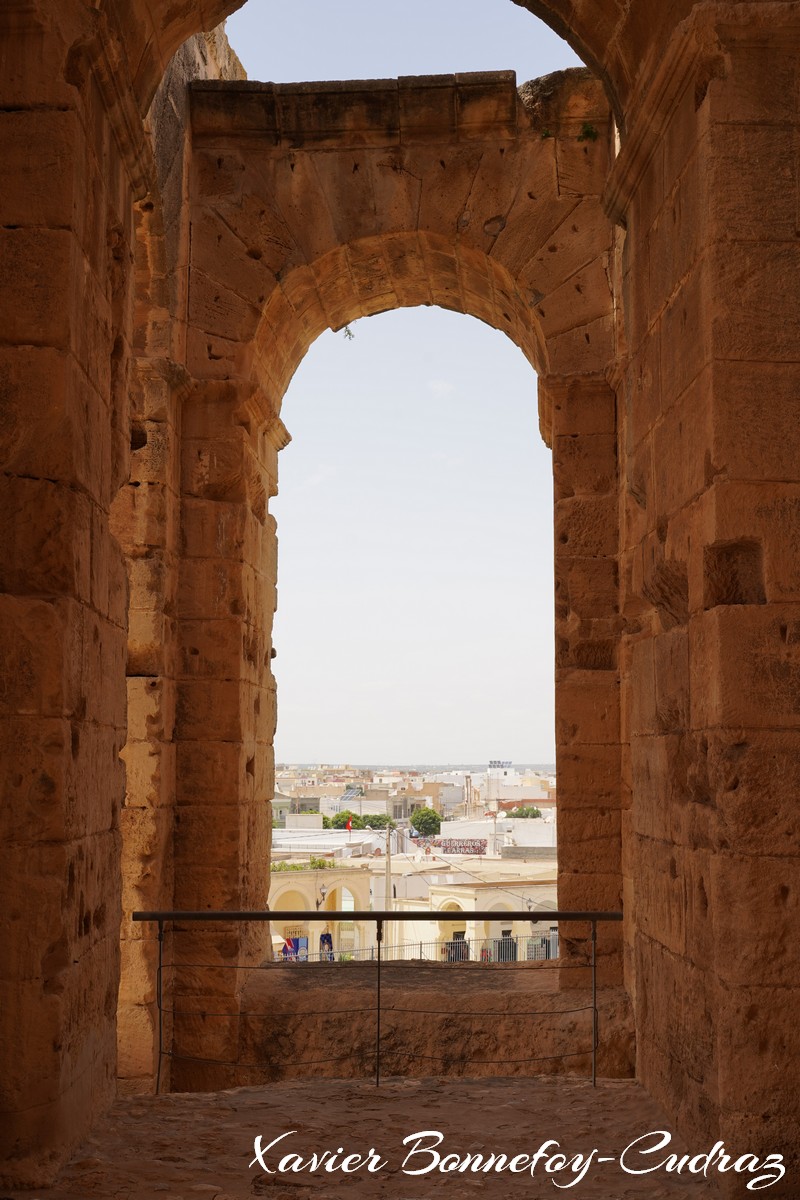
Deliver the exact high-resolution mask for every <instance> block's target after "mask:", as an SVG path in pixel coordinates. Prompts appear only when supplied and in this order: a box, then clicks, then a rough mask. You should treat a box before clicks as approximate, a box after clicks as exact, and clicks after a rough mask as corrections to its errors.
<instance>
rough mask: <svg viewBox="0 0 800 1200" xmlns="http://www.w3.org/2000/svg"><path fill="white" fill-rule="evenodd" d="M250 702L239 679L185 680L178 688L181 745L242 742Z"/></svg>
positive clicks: (177, 731)
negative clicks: (215, 741) (190, 742)
mask: <svg viewBox="0 0 800 1200" xmlns="http://www.w3.org/2000/svg"><path fill="white" fill-rule="evenodd" d="M246 699H247V697H246V692H245V691H244V688H243V685H242V684H241V683H240V682H239V680H237V679H203V680H188V679H187V680H182V681H181V683H180V684H179V685H178V704H177V715H176V723H175V731H176V735H177V737H178V738H179V739H180V740H181V741H194V740H198V741H200V740H202V741H205V740H206V739H208V738H214V739H215V740H219V741H230V742H238V741H239V740H240V739H241V737H242V735H243V733H244V731H245V729H246V728H247V724H248V717H247V708H246ZM179 769H180V768H179Z"/></svg>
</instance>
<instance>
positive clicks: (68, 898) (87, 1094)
mask: <svg viewBox="0 0 800 1200" xmlns="http://www.w3.org/2000/svg"><path fill="white" fill-rule="evenodd" d="M80 32H81V29H80V14H78V15H77V16H76V14H71V13H59V14H50V15H49V16H46V15H45V14H40V13H37V11H36V10H35V8H33V6H31V7H29V6H27V5H26V6H23V7H22V8H19V7H18V6H17V5H16V4H6V5H4V6H3V8H2V11H0V138H1V139H2V144H3V154H2V156H0V260H1V261H2V271H1V272H0V274H1V275H2V280H3V293H2V298H0V330H1V331H2V332H1V333H0V493H1V495H0V659H2V663H3V673H2V686H0V790H1V791H2V804H1V805H0V829H1V832H2V837H1V838H0V942H2V946H3V953H2V967H1V968H0V1061H2V1063H3V1071H2V1075H1V1076H0V1110H2V1112H3V1117H2V1120H0V1159H2V1161H3V1164H4V1165H3V1167H2V1168H0V1175H2V1176H3V1177H5V1178H10V1179H14V1180H18V1181H28V1182H30V1181H33V1180H35V1179H40V1178H42V1177H46V1176H47V1175H48V1174H49V1173H50V1172H51V1171H52V1170H53V1168H54V1165H55V1164H56V1162H57V1160H58V1157H59V1155H60V1154H61V1153H63V1151H64V1149H65V1148H66V1147H68V1146H70V1145H72V1144H73V1143H74V1142H75V1141H76V1140H77V1139H78V1138H79V1137H81V1136H82V1135H83V1134H85V1133H86V1131H87V1130H88V1128H89V1126H90V1124H91V1122H92V1120H93V1118H94V1117H95V1116H96V1114H97V1113H98V1112H99V1111H100V1110H101V1109H102V1108H103V1107H104V1105H105V1104H106V1103H107V1102H108V1100H109V1098H110V1097H111V1095H112V1094H113V1091H114V1086H115V1083H114V1075H115V1057H116V1056H115V1010H116V998H117V985H118V979H119V917H120V870H119V859H120V831H119V808H120V801H121V797H122V790H123V785H124V784H123V767H122V764H121V762H120V759H119V752H120V750H121V749H122V745H123V743H124V739H125V626H126V611H127V583H126V578H125V569H124V564H123V561H122V556H121V554H120V551H119V548H118V546H117V544H116V542H115V541H114V539H113V537H112V536H111V532H110V529H109V510H110V508H111V503H112V500H113V498H114V495H115V494H116V491H117V489H118V488H119V486H120V484H121V482H122V481H123V480H124V479H125V478H126V476H127V472H128V388H127V377H128V363H129V360H130V353H131V350H130V314H131V301H132V269H131V268H132V259H133V249H132V242H133V226H132V214H131V208H130V185H129V181H128V172H127V170H126V163H125V161H124V158H123V151H124V148H121V147H120V143H119V142H117V141H116V140H115V138H114V137H113V136H112V134H111V130H110V128H109V124H108V122H107V120H106V102H107V98H108V89H109V87H110V86H111V81H110V78H109V75H108V72H107V70H106V65H107V64H105V63H95V64H92V63H91V61H90V60H91V49H92V47H91V45H90V44H89V43H88V41H87V43H86V44H84V46H83V53H80V52H77V51H76V52H73V53H72V54H71V55H70V48H71V46H72V45H73V43H74V40H75V38H76V36H77V35H78V34H79V33H80Z"/></svg>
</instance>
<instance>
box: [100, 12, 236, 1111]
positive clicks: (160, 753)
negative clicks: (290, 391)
mask: <svg viewBox="0 0 800 1200" xmlns="http://www.w3.org/2000/svg"><path fill="white" fill-rule="evenodd" d="M242 75H243V71H242V69H241V65H240V64H239V62H238V60H237V59H236V57H235V55H233V53H232V52H231V50H230V47H229V45H228V43H227V40H226V38H225V35H224V32H223V31H222V30H215V31H214V32H213V33H211V34H207V35H201V36H197V37H194V38H192V39H191V40H190V41H188V42H187V43H185V44H184V45H183V46H182V47H181V48H180V50H179V51H178V53H177V54H176V55H175V57H174V58H173V60H172V62H171V63H170V65H169V68H168V70H167V72H166V74H165V76H164V79H163V81H162V83H161V86H160V88H159V90H158V92H157V93H156V96H155V98H154V100H153V103H152V105H151V108H150V113H149V116H148V120H147V127H148V132H149V136H150V142H151V145H152V148H153V160H154V175H155V181H156V182H155V184H154V186H153V189H152V190H151V192H150V193H149V194H148V196H147V197H145V199H144V200H143V201H141V202H140V203H139V204H138V205H137V207H136V221H137V238H136V311H135V319H134V346H135V350H136V352H137V354H136V358H135V360H134V372H133V379H132V386H131V420H132V425H131V473H130V478H129V480H128V482H127V484H126V486H125V487H123V488H122V490H121V491H120V493H119V495H118V497H117V499H116V501H115V504H114V514H113V523H114V532H115V534H116V536H117V537H118V539H119V541H120V544H121V546H122V547H123V550H124V552H125V556H126V560H127V567H128V577H129V582H130V612H129V635H128V667H127V673H128V714H129V715H128V741H127V744H126V746H125V750H124V752H123V758H124V759H125V762H126V766H127V788H126V796H125V804H124V807H123V810H122V878H123V897H122V899H123V921H122V931H121V933H122V943H121V944H122V975H121V984H120V999H119V1010H118V1030H117V1036H118V1051H119V1061H118V1076H119V1087H120V1090H121V1091H123V1092H127V1093H130V1092H147V1091H151V1090H152V1089H153V1087H154V1084H155V1077H156V1071H157V1065H158V1064H157V1049H158V1046H157V1020H158V1018H157V1010H156V969H157V961H158V945H157V940H156V939H157V931H156V928H155V927H154V926H152V925H134V924H133V922H132V921H131V920H130V914H131V913H132V912H133V911H135V910H136V909H171V908H173V907H174V849H173V841H174V835H175V805H176V749H177V747H176V742H175V712H176V702H177V680H178V678H179V674H180V672H179V670H178V654H179V650H178V632H177V631H178V587H179V583H178V580H179V572H180V564H181V478H180V474H181V466H180V463H181V427H182V407H183V404H184V401H185V397H186V395H187V394H188V391H189V386H190V379H189V377H188V375H187V373H186V371H185V368H184V367H183V366H182V365H180V364H182V363H183V361H184V359H185V340H186V337H185V330H186V304H187V291H188V254H189V251H188V247H189V211H188V205H187V203H186V195H187V182H186V181H187V177H188V171H189V161H190V143H189V136H188V134H189V84H190V82H191V81H192V80H194V79H207V78H219V77H225V78H229V79H240V78H242ZM165 948H166V950H167V952H169V946H167V947H165ZM166 999H167V1004H168V1006H169V996H167V997H166ZM166 1032H167V1042H168V1041H169V1028H167V1031H166ZM161 1079H162V1083H163V1084H164V1085H168V1083H169V1063H168V1062H164V1063H162V1072H161Z"/></svg>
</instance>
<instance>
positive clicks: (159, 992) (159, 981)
mask: <svg viewBox="0 0 800 1200" xmlns="http://www.w3.org/2000/svg"><path fill="white" fill-rule="evenodd" d="M163 970H164V922H163V921H159V922H158V972H157V974H156V1003H157V1005H158V1063H157V1065H156V1095H158V1094H159V1092H160V1090H161V1059H162V1056H163V1053H164V1003H163V1001H164V991H163V986H164V985H163Z"/></svg>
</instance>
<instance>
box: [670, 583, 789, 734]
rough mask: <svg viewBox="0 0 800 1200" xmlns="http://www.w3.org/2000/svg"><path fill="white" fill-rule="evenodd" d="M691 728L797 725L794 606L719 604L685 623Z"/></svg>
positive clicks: (760, 727) (767, 727)
mask: <svg viewBox="0 0 800 1200" xmlns="http://www.w3.org/2000/svg"><path fill="white" fill-rule="evenodd" d="M689 637H690V651H689V653H690V659H689V662H690V669H691V698H692V724H693V726H694V727H695V728H707V727H713V726H721V727H727V728H737V729H738V728H744V729H748V728H752V729H769V728H775V727H776V726H781V727H784V728H786V729H787V730H789V729H796V728H799V727H800V703H798V697H799V696H800V629H799V628H798V618H797V613H796V612H795V609H794V607H793V606H792V605H777V604H764V605H734V606H720V607H717V608H713V609H711V610H710V611H709V612H706V613H702V614H699V615H697V616H694V617H692V619H691V622H690V627H689Z"/></svg>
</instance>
